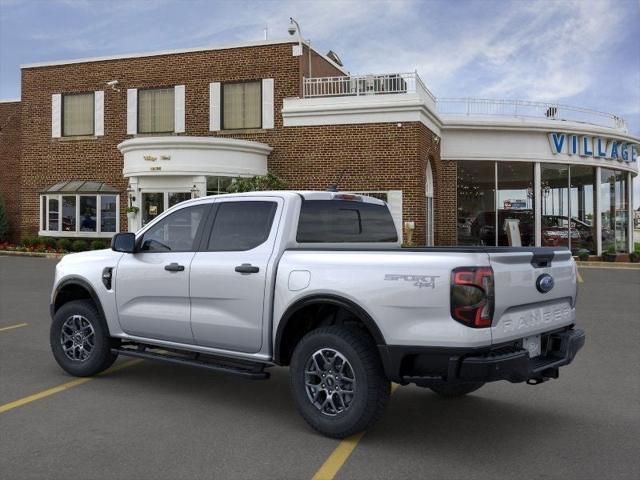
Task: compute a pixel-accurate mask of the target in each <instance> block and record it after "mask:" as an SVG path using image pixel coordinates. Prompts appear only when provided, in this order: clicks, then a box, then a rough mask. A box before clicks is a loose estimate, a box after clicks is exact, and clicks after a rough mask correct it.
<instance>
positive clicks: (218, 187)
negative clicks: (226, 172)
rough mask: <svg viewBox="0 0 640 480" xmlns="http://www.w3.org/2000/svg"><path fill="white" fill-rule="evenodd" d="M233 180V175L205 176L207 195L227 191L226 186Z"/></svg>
mask: <svg viewBox="0 0 640 480" xmlns="http://www.w3.org/2000/svg"><path fill="white" fill-rule="evenodd" d="M235 181H236V179H235V178H234V177H207V195H221V194H223V193H227V188H228V187H229V185H231V184H232V183H234V182H235Z"/></svg>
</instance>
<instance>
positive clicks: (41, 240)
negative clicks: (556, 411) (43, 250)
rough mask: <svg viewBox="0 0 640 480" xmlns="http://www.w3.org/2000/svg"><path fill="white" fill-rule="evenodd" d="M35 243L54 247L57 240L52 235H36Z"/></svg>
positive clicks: (56, 244)
mask: <svg viewBox="0 0 640 480" xmlns="http://www.w3.org/2000/svg"><path fill="white" fill-rule="evenodd" d="M36 245H43V246H45V247H47V248H56V247H57V246H58V241H57V240H56V239H55V238H53V237H38V238H37V239H36Z"/></svg>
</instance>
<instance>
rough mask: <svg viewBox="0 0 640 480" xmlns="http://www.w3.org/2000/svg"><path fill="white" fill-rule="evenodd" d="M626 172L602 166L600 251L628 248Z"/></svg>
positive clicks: (624, 250) (623, 250) (619, 250)
mask: <svg viewBox="0 0 640 480" xmlns="http://www.w3.org/2000/svg"><path fill="white" fill-rule="evenodd" d="M627 186H628V183H627V173H626V172H620V171H616V170H609V169H607V168H603V169H602V170H601V178H600V214H601V221H602V251H603V252H607V251H608V250H610V249H613V250H615V251H616V252H626V251H627V250H628V239H627V235H628V232H629V206H628V204H627V198H628V192H627Z"/></svg>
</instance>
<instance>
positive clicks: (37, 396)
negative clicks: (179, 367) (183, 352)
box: [0, 359, 144, 413]
mask: <svg viewBox="0 0 640 480" xmlns="http://www.w3.org/2000/svg"><path fill="white" fill-rule="evenodd" d="M143 361H144V360H141V359H135V360H129V361H126V362H123V363H121V364H119V365H116V366H115V367H111V368H110V369H108V370H106V371H104V372H102V373H100V374H98V375H96V377H100V376H103V375H108V374H110V373H113V372H117V371H118V370H122V369H123V368H127V367H131V366H133V365H136V364H138V363H141V362H143ZM96 377H84V378H77V379H75V380H72V381H70V382H67V383H63V384H62V385H58V386H56V387H52V388H48V389H47V390H43V391H41V392H38V393H34V394H33V395H29V396H28V397H23V398H19V399H18V400H14V401H13V402H9V403H5V404H4V405H0V413H5V412H8V411H9V410H13V409H14V408H18V407H22V406H24V405H27V404H29V403H32V402H35V401H36V400H41V399H43V398H46V397H50V396H51V395H55V394H56V393H60V392H64V391H65V390H69V389H70V388H73V387H77V386H78V385H82V384H83V383H87V382H89V381H91V380H93V379H94V378H96Z"/></svg>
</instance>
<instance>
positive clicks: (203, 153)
mask: <svg viewBox="0 0 640 480" xmlns="http://www.w3.org/2000/svg"><path fill="white" fill-rule="evenodd" d="M118 149H119V150H120V152H121V153H122V154H123V156H124V168H123V174H124V176H125V177H134V176H136V177H137V176H191V175H226V176H229V175H231V176H251V175H264V174H265V173H267V157H268V156H269V154H270V153H271V151H272V150H273V149H272V148H271V147H270V146H269V145H267V144H264V143H259V142H252V141H248V140H239V139H234V138H227V137H190V136H189V137H187V136H162V137H136V138H132V139H130V140H125V141H124V142H122V143H120V144H119V145H118Z"/></svg>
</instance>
